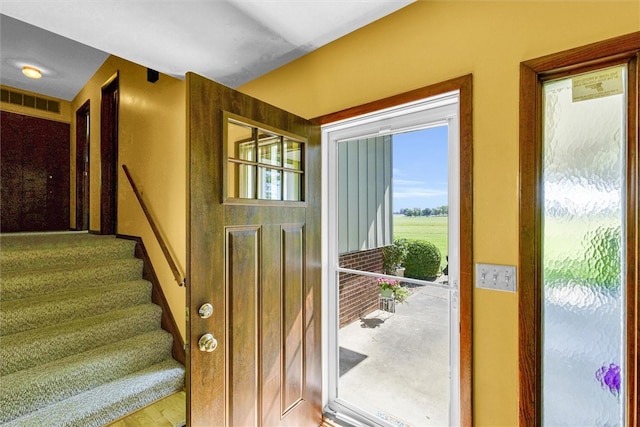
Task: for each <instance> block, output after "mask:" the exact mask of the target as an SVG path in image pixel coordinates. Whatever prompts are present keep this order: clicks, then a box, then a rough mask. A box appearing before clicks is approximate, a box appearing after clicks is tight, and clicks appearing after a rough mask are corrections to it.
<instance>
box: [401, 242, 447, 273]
mask: <svg viewBox="0 0 640 427" xmlns="http://www.w3.org/2000/svg"><path fill="white" fill-rule="evenodd" d="M406 249H407V250H406V255H405V258H404V267H405V269H406V270H405V271H404V275H405V277H410V278H413V279H421V280H434V279H435V278H436V276H437V275H438V272H439V271H440V261H441V259H442V257H441V255H440V250H439V249H438V248H437V247H436V245H434V244H433V243H431V242H427V241H425V240H411V241H409V242H407V244H406Z"/></svg>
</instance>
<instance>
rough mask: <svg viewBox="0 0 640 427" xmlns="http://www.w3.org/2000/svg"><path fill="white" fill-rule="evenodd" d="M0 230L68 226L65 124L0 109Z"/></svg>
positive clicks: (67, 126)
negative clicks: (0, 124) (0, 110)
mask: <svg viewBox="0 0 640 427" xmlns="http://www.w3.org/2000/svg"><path fill="white" fill-rule="evenodd" d="M0 121H1V122H2V126H0V134H1V135H0V139H1V140H2V155H1V156H0V159H1V161H0V171H1V175H2V176H1V178H0V188H1V191H0V193H1V201H0V210H1V212H0V219H1V221H0V222H1V223H0V230H1V231H2V232H3V233H8V232H19V231H57V230H68V229H69V124H68V123H62V122H56V121H53V120H45V119H41V118H37V117H30V116H25V115H22V114H15V113H10V112H7V111H2V112H1V118H0Z"/></svg>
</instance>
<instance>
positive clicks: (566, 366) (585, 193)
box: [542, 67, 626, 426]
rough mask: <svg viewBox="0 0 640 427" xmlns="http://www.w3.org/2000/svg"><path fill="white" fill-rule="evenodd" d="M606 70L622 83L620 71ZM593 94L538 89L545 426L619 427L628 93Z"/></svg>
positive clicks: (561, 83)
mask: <svg viewBox="0 0 640 427" xmlns="http://www.w3.org/2000/svg"><path fill="white" fill-rule="evenodd" d="M613 70H614V72H615V70H619V71H620V75H621V76H622V78H623V80H624V77H625V72H626V69H625V68H623V67H617V68H615V69H613ZM592 75H593V81H595V82H596V86H597V84H598V83H597V82H598V79H599V76H598V74H596V73H592ZM601 75H602V74H600V76H601ZM576 77H581V78H582V81H585V78H587V79H588V78H591V76H590V75H582V76H576ZM574 78H575V77H574ZM596 86H593V87H592V88H594V90H595V89H598V87H596ZM621 87H624V84H622V85H621ZM600 89H602V85H601V86H600V88H599V89H598V91H597V92H595V95H594V96H593V97H592V99H585V100H579V101H574V100H573V97H572V94H573V93H574V92H573V89H572V78H565V79H561V80H555V81H550V82H546V83H545V84H544V88H543V99H544V112H543V120H544V125H543V126H544V127H543V132H544V139H543V182H544V202H543V203H544V211H543V219H542V221H543V235H542V239H543V245H542V246H543V248H542V252H543V255H542V258H543V290H542V292H543V304H542V305H543V306H542V314H543V320H542V341H543V348H542V353H543V355H542V356H543V359H542V372H543V373H542V395H543V404H542V412H543V423H544V425H547V426H618V425H624V403H625V396H624V395H625V380H624V379H625V340H624V334H625V329H624V324H625V323H624V319H625V309H624V301H625V293H624V288H625V287H624V282H623V279H624V268H625V266H624V264H623V257H622V256H621V254H622V253H624V252H623V250H624V246H623V245H624V242H623V240H622V236H623V234H624V233H623V231H624V211H625V204H624V203H625V198H624V195H625V182H626V181H625V174H626V169H625V168H626V165H625V161H624V159H625V156H626V154H625V146H626V143H625V141H626V135H625V129H626V107H625V105H626V93H622V94H609V93H605V96H602V94H603V93H604V91H603V90H600ZM573 96H574V97H575V94H573Z"/></svg>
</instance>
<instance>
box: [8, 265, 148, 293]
mask: <svg viewBox="0 0 640 427" xmlns="http://www.w3.org/2000/svg"><path fill="white" fill-rule="evenodd" d="M142 266H143V263H142V260H141V259H137V258H131V259H125V260H117V261H114V262H112V263H101V264H99V265H97V266H94V265H91V264H89V265H86V266H82V265H80V266H74V267H75V268H74V267H69V268H65V269H63V270H52V271H50V272H47V274H42V273H41V272H39V271H28V272H24V273H20V274H5V275H4V276H5V277H2V278H0V301H10V300H13V299H19V298H30V297H34V296H38V295H47V294H51V293H56V292H67V291H71V290H74V289H78V288H79V287H81V286H102V285H106V284H109V283H120V282H127V281H132V280H136V279H140V277H141V276H142Z"/></svg>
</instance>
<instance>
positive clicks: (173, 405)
mask: <svg viewBox="0 0 640 427" xmlns="http://www.w3.org/2000/svg"><path fill="white" fill-rule="evenodd" d="M186 410H187V403H186V393H185V392H184V391H180V392H178V393H174V394H172V395H171V396H167V397H165V398H164V399H162V400H159V401H157V402H155V403H153V404H151V405H149V406H147V407H145V408H142V409H140V410H139V411H137V412H134V413H133V414H131V415H128V416H126V417H124V418H121V419H119V420H117V421H114V422H113V423H111V424H109V425H108V427H182V426H184V425H185V424H186Z"/></svg>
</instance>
